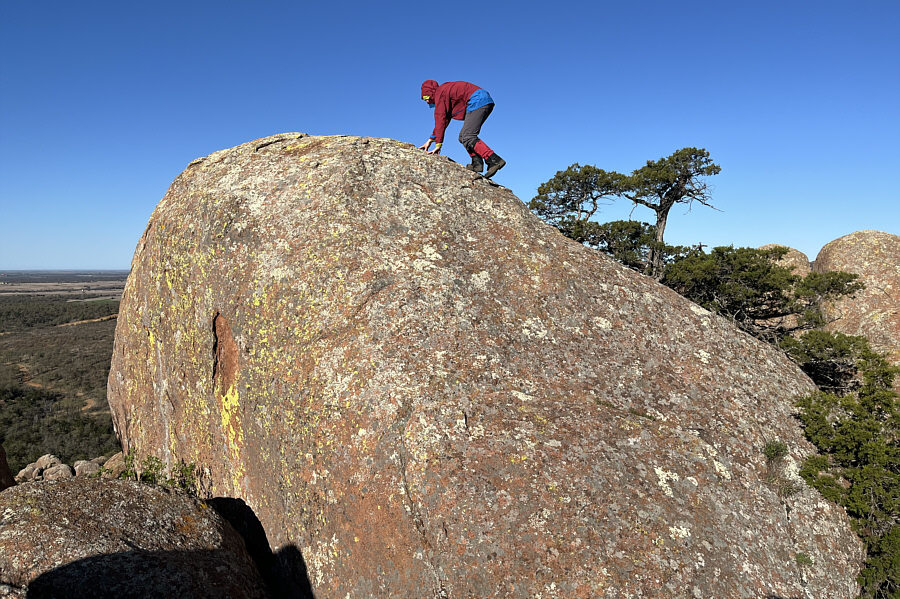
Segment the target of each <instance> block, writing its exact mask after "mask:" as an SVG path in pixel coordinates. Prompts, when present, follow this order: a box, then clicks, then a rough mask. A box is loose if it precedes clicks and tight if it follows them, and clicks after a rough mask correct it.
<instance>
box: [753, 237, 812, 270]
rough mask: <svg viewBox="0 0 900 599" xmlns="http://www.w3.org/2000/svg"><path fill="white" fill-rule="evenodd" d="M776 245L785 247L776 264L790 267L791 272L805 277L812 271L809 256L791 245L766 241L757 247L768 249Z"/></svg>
mask: <svg viewBox="0 0 900 599" xmlns="http://www.w3.org/2000/svg"><path fill="white" fill-rule="evenodd" d="M777 247H781V248H787V253H786V254H785V255H784V256H782V257H781V259H780V260H779V261H778V264H780V265H781V266H784V267H786V268H790V269H791V272H792V273H794V274H795V275H799V276H801V277H805V276H806V275H808V274H809V273H810V272H811V271H812V267H811V265H810V262H809V257H808V256H807V255H806V254H804V253H803V252H801V251H800V250H795V249H794V248H792V247H788V246H786V245H781V244H779V243H768V244H766V245H762V246H760V247H759V249H761V250H768V249H770V248H777Z"/></svg>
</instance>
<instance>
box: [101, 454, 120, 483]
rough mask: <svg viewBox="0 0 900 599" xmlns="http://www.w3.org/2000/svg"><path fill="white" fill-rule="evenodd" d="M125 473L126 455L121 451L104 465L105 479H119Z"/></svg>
mask: <svg viewBox="0 0 900 599" xmlns="http://www.w3.org/2000/svg"><path fill="white" fill-rule="evenodd" d="M123 472H125V454H123V453H122V452H121V451H120V452H119V453H117V454H115V455H114V456H112V457H111V458H109V459H108V460H106V461H105V462H104V463H103V478H119V477H120V476H121V475H122V473H123Z"/></svg>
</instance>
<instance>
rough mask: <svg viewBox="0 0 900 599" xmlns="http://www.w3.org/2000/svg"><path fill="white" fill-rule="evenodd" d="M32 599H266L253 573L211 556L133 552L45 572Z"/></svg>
mask: <svg viewBox="0 0 900 599" xmlns="http://www.w3.org/2000/svg"><path fill="white" fill-rule="evenodd" d="M25 597H27V598H28V599H88V598H90V599H114V598H115V599H150V598H154V599H155V598H160V599H162V598H168V597H184V598H189V599H207V598H208V599H221V598H222V597H229V598H234V599H238V598H240V599H257V598H258V599H266V598H267V597H268V593H267V590H266V589H265V584H264V583H263V581H262V580H260V578H259V576H258V574H257V573H256V572H254V571H253V568H252V567H247V568H241V567H240V565H239V564H232V563H230V560H229V555H228V554H227V553H225V552H223V551H219V550H208V551H141V550H135V551H127V552H122V553H110V554H104V555H94V556H91V557H87V558H84V559H80V560H77V561H74V562H71V563H68V564H65V565H63V566H60V567H59V568H55V569H53V570H50V571H48V572H44V573H43V574H41V575H40V576H38V577H37V578H35V579H34V580H32V581H31V583H30V584H29V585H28V590H27V594H26V595H25Z"/></svg>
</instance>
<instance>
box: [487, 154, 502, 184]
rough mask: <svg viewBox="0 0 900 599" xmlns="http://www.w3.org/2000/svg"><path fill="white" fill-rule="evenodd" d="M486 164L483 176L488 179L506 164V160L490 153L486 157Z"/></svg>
mask: <svg viewBox="0 0 900 599" xmlns="http://www.w3.org/2000/svg"><path fill="white" fill-rule="evenodd" d="M487 166H488V169H487V172H486V173H485V174H484V178H485V179H490V178H491V177H493V176H494V174H495V173H496V172H497V171H499V170H500V169H501V168H503V167H504V166H506V161H505V160H503V159H502V158H500V157H499V156H497V154H491V155H490V156H488V157H487Z"/></svg>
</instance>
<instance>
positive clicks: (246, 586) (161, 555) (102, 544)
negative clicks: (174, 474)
mask: <svg viewBox="0 0 900 599" xmlns="http://www.w3.org/2000/svg"><path fill="white" fill-rule="evenodd" d="M265 588H266V587H265V583H264V582H263V581H262V579H261V578H260V577H259V574H258V572H257V570H256V566H255V565H254V564H253V562H252V560H251V558H250V557H249V556H248V555H247V552H246V549H245V547H244V543H243V541H242V540H241V538H240V536H239V535H238V533H237V532H235V531H234V529H233V528H231V526H230V525H229V524H228V523H226V522H225V521H224V520H223V519H222V518H221V517H220V516H219V515H218V514H217V513H216V512H215V511H214V510H212V509H211V508H209V507H208V506H207V505H206V504H204V503H201V502H199V501H197V500H195V499H193V498H191V497H189V496H187V495H185V494H183V493H176V492H172V491H167V490H165V489H162V488H159V487H152V486H149V485H144V484H140V483H137V482H134V481H123V480H100V479H87V478H73V479H70V480H57V481H44V482H32V483H29V484H25V485H18V486H16V487H13V488H11V489H7V490H6V491H4V492H3V493H0V596H3V593H6V595H7V596H13V597H26V596H27V597H29V598H40V597H72V598H76V597H85V598H86V597H96V598H107V597H108V598H112V597H175V596H177V597H185V598H191V599H199V598H207V597H208V598H210V599H213V598H215V599H219V598H221V597H235V598H247V599H250V598H259V599H263V598H265V597H266V591H265ZM4 589H5V590H4Z"/></svg>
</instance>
